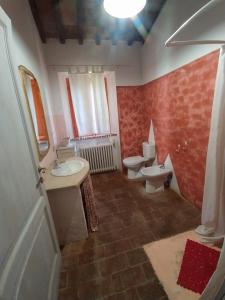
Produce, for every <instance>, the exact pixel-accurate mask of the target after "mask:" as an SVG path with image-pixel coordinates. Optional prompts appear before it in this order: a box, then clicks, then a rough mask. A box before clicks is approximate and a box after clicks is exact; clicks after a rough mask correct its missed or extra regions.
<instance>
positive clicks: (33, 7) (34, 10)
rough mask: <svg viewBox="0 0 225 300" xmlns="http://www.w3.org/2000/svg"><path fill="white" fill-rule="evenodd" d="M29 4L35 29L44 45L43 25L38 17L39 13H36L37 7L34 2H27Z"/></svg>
mask: <svg viewBox="0 0 225 300" xmlns="http://www.w3.org/2000/svg"><path fill="white" fill-rule="evenodd" d="M29 4H30V8H31V11H32V14H33V17H34V20H35V23H36V25H37V29H38V32H39V35H40V38H41V41H42V43H44V44H45V43H46V36H45V31H44V27H43V24H42V22H41V18H40V15H39V11H38V7H37V4H36V2H35V0H29Z"/></svg>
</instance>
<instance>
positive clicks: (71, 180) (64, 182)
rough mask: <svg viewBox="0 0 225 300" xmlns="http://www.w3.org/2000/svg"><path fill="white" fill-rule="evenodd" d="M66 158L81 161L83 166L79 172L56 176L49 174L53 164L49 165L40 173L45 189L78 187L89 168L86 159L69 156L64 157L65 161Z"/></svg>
mask: <svg viewBox="0 0 225 300" xmlns="http://www.w3.org/2000/svg"><path fill="white" fill-rule="evenodd" d="M68 160H80V161H83V162H84V168H83V169H82V170H81V171H80V172H79V173H76V174H73V175H69V176H63V177H58V176H54V175H52V174H51V170H52V168H53V165H50V167H49V168H47V169H46V170H45V172H44V173H42V177H43V179H44V186H45V189H46V191H50V190H57V189H65V188H70V187H79V186H80V184H81V183H82V182H83V181H84V179H85V178H86V177H87V175H88V173H89V169H90V167H89V163H88V161H86V160H85V159H83V158H81V157H71V158H67V159H66V161H68Z"/></svg>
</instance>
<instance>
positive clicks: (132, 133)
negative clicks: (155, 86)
mask: <svg viewBox="0 0 225 300" xmlns="http://www.w3.org/2000/svg"><path fill="white" fill-rule="evenodd" d="M143 92H144V90H143V87H142V86H134V87H130V86H128V87H117V100H118V110H119V125H120V141H121V154H122V158H125V157H128V156H134V155H142V146H141V145H142V142H143V141H144V140H145V139H146V137H147V136H148V135H147V136H146V126H147V124H146V123H145V122H146V118H145V111H144V103H145V99H144V93H143ZM145 136H146V137H145Z"/></svg>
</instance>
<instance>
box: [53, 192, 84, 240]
mask: <svg viewBox="0 0 225 300" xmlns="http://www.w3.org/2000/svg"><path fill="white" fill-rule="evenodd" d="M47 193H48V199H49V204H50V207H51V211H52V215H53V220H54V223H55V228H56V233H57V236H58V240H59V244H60V245H66V244H69V243H72V242H75V241H77V240H82V239H85V238H87V237H88V230H87V224H86V218H85V213H84V208H83V201H82V196H81V191H80V188H79V187H70V188H65V189H59V190H50V191H48V192H47Z"/></svg>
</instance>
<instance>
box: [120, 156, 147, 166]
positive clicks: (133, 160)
mask: <svg viewBox="0 0 225 300" xmlns="http://www.w3.org/2000/svg"><path fill="white" fill-rule="evenodd" d="M143 161H144V157H142V156H130V157H127V158H125V159H124V160H123V162H124V163H125V164H128V165H133V164H139V163H142V162H143Z"/></svg>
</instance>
